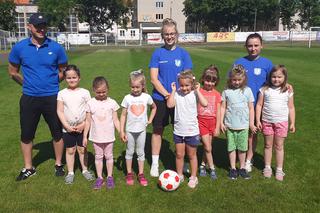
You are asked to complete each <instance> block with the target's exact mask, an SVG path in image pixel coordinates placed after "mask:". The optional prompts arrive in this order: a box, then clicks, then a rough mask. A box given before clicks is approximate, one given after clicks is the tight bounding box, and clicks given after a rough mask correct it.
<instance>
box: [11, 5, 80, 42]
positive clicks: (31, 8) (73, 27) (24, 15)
mask: <svg viewBox="0 0 320 213" xmlns="http://www.w3.org/2000/svg"><path fill="white" fill-rule="evenodd" d="M14 3H15V4H16V12H17V17H16V24H17V32H16V34H17V36H18V37H26V36H28V28H27V24H28V21H29V18H30V16H31V15H32V14H34V13H37V12H38V9H39V8H38V6H37V5H36V4H35V1H34V0H14ZM81 27H82V28H81ZM79 28H80V29H81V30H83V29H84V27H83V26H82V25H81V26H79V21H78V18H77V16H76V15H75V14H70V16H69V17H68V21H67V23H66V31H67V32H69V33H78V32H79ZM48 31H49V32H50V31H57V29H56V28H55V27H49V30H48Z"/></svg>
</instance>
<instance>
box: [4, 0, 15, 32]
mask: <svg viewBox="0 0 320 213" xmlns="http://www.w3.org/2000/svg"><path fill="white" fill-rule="evenodd" d="M15 8H16V6H15V5H14V3H13V1H10V0H3V1H0V14H1V16H0V29H2V30H7V31H14V30H16V29H17V25H16V23H15V20H16V16H17V13H16V11H15Z"/></svg>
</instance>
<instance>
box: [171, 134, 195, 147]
mask: <svg viewBox="0 0 320 213" xmlns="http://www.w3.org/2000/svg"><path fill="white" fill-rule="evenodd" d="M173 141H174V143H175V144H178V143H185V144H188V145H190V146H198V145H199V144H200V135H195V136H180V135H176V134H173Z"/></svg>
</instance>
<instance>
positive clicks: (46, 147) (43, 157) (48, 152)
mask: <svg viewBox="0 0 320 213" xmlns="http://www.w3.org/2000/svg"><path fill="white" fill-rule="evenodd" d="M33 149H35V150H38V151H39V152H38V153H37V154H36V155H35V156H34V157H33V159H32V161H33V165H34V166H35V167H36V168H37V167H38V166H39V165H41V164H42V163H44V162H46V161H47V160H51V159H52V160H55V154H54V149H53V144H52V141H44V142H39V143H37V144H35V145H34V146H33ZM65 150H66V149H65V147H64V150H63V155H62V163H63V164H66V160H65V156H66V155H65ZM74 164H75V165H74V169H75V170H77V169H79V170H81V169H82V168H81V165H80V161H79V155H78V153H77V152H76V158H75V162H74ZM53 166H54V165H53ZM65 169H66V168H65ZM88 169H90V170H92V171H96V168H95V164H94V155H93V154H92V153H91V152H88Z"/></svg>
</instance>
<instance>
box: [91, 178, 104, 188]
mask: <svg viewBox="0 0 320 213" xmlns="http://www.w3.org/2000/svg"><path fill="white" fill-rule="evenodd" d="M102 186H103V179H102V178H97V180H96V182H95V184H94V185H93V189H97V190H98V189H101V188H102Z"/></svg>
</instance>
